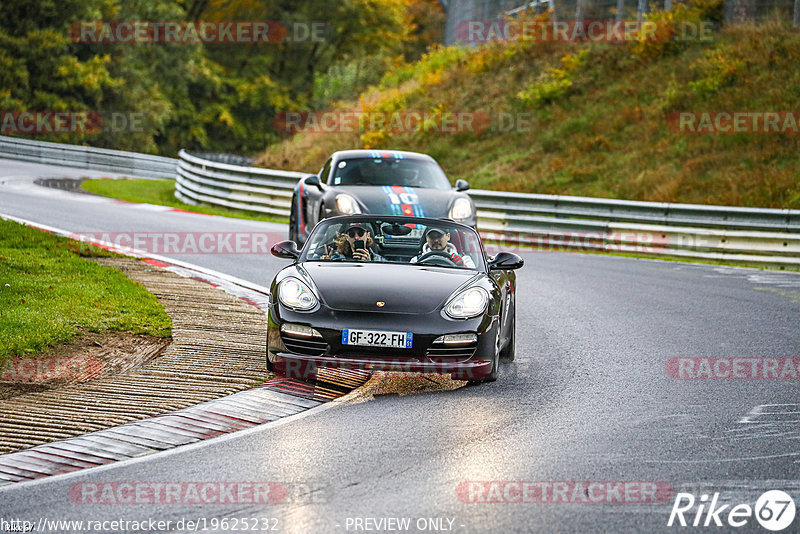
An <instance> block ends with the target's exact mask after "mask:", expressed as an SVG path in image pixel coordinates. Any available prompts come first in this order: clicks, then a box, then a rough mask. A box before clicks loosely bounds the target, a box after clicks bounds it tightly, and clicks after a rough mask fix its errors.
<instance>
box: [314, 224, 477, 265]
mask: <svg viewBox="0 0 800 534" xmlns="http://www.w3.org/2000/svg"><path fill="white" fill-rule="evenodd" d="M367 258H368V259H367ZM300 261H331V262H343V261H344V262H347V261H370V262H381V263H396V264H407V265H412V264H419V265H435V266H439V267H448V268H453V269H471V270H480V271H485V270H486V264H485V262H484V256H483V247H482V246H481V241H480V237H479V236H478V234H477V233H476V232H475V230H473V229H472V228H468V227H465V226H460V225H457V224H454V223H451V222H447V221H438V220H431V219H414V218H410V217H382V218H378V217H336V218H333V219H326V220H323V221H322V222H320V223H319V224H318V225H317V226H316V227H315V228H314V231H313V232H312V234H311V235H310V236H309V238H308V241H307V242H306V244H305V246H304V247H303V252H302V254H301V256H300Z"/></svg>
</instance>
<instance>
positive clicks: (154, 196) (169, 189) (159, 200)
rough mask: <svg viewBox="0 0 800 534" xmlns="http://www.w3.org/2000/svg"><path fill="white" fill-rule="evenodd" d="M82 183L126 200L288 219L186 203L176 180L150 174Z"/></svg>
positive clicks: (259, 218)
mask: <svg viewBox="0 0 800 534" xmlns="http://www.w3.org/2000/svg"><path fill="white" fill-rule="evenodd" d="M81 187H82V188H83V189H84V190H85V191H88V192H90V193H94V194H96V195H102V196H104V197H110V198H116V199H118V200H125V201H126V202H137V203H143V204H157V205H160V206H170V207H172V208H178V209H182V210H186V211H192V212H195V213H205V214H207V215H220V216H222V217H233V218H236V219H251V220H254V221H270V222H286V220H285V219H281V218H280V217H276V216H274V215H265V214H263V213H258V212H254V211H244V210H237V209H231V208H222V207H216V206H208V205H199V206H194V205H192V204H186V203H184V202H181V201H180V200H178V199H177V198H175V194H174V193H175V180H149V179H146V178H126V179H119V180H109V179H96V180H86V181H84V182H83V183H82V184H81Z"/></svg>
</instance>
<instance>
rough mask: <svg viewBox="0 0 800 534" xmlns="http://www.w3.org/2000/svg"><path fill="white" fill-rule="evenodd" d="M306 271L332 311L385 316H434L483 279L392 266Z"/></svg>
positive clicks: (315, 266) (313, 265)
mask: <svg viewBox="0 0 800 534" xmlns="http://www.w3.org/2000/svg"><path fill="white" fill-rule="evenodd" d="M302 268H303V269H304V270H305V271H306V273H307V274H308V275H309V277H310V278H311V279H312V280H313V282H314V285H315V286H316V287H317V290H318V291H319V294H320V297H321V299H322V301H323V302H324V303H325V304H326V305H327V306H328V307H329V308H331V309H334V310H342V311H369V312H384V313H430V312H432V311H433V310H435V309H436V308H437V307H438V306H440V305H441V304H443V303H444V301H445V300H446V299H447V298H448V297H449V296H450V295H451V294H452V293H453V291H455V290H456V289H458V288H459V287H461V286H462V285H464V284H465V283H467V282H468V281H470V280H471V279H472V278H477V277H479V276H480V273H476V272H475V271H469V270H465V269H448V268H444V267H435V266H427V265H396V264H391V263H350V262H347V263H336V262H307V263H304V264H303V265H302ZM378 302H383V303H384V305H383V306H380V307H379V306H378V305H377V303H378Z"/></svg>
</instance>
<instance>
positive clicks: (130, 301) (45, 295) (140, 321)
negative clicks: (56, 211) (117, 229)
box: [0, 220, 172, 360]
mask: <svg viewBox="0 0 800 534" xmlns="http://www.w3.org/2000/svg"><path fill="white" fill-rule="evenodd" d="M78 252H80V244H79V243H78V242H76V241H73V240H69V239H66V238H63V237H59V236H56V235H53V234H48V233H46V232H42V231H40V230H36V229H34V228H29V227H27V226H24V225H21V224H18V223H16V222H12V221H4V220H0V360H2V359H5V358H8V357H13V356H37V355H39V354H40V353H41V352H42V351H44V350H45V349H47V347H48V346H52V345H55V344H57V343H64V342H68V341H70V340H71V339H72V338H73V337H74V336H75V335H76V334H78V332H79V330H81V329H83V330H87V331H90V332H104V331H121V332H131V333H136V334H150V335H152V336H158V337H168V336H170V335H171V331H172V321H171V320H170V318H169V316H168V315H167V314H166V312H165V311H164V307H163V306H162V305H161V304H160V303H159V302H158V299H156V297H155V296H154V295H152V294H151V293H149V292H148V291H147V290H145V289H144V287H142V286H141V285H140V284H138V283H136V282H133V281H132V280H130V279H129V278H128V277H127V276H125V275H124V274H123V273H122V272H121V271H119V270H117V269H114V268H112V267H104V266H102V265H99V264H97V263H95V262H93V261H90V260H87V259H84V258H82V257H80V256H79V255H78ZM87 254H88V255H103V256H105V255H110V254H109V253H106V252H103V251H99V249H96V248H93V249H92V250H91V251H88V252H87Z"/></svg>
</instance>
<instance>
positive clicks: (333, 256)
mask: <svg viewBox="0 0 800 534" xmlns="http://www.w3.org/2000/svg"><path fill="white" fill-rule="evenodd" d="M356 241H358V243H356ZM373 244H374V242H373V241H372V237H371V236H370V233H369V230H368V228H367V225H365V224H363V223H358V222H355V223H351V224H350V226H348V227H347V230H346V231H345V232H344V233H343V234H339V235H338V236H336V239H335V240H334V245H335V248H333V247H332V248H331V249H330V250H329V249H328V247H327V246H326V247H325V248H324V250H325V252H324V253H323V255H322V256H321V259H324V260H327V259H330V260H334V261H342V260H356V261H385V260H384V259H383V257H382V256H381V255H380V254H378V253H377V252H373V251H372V249H371V247H372V245H373ZM357 245H359V247H358V248H356V246H357Z"/></svg>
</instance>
